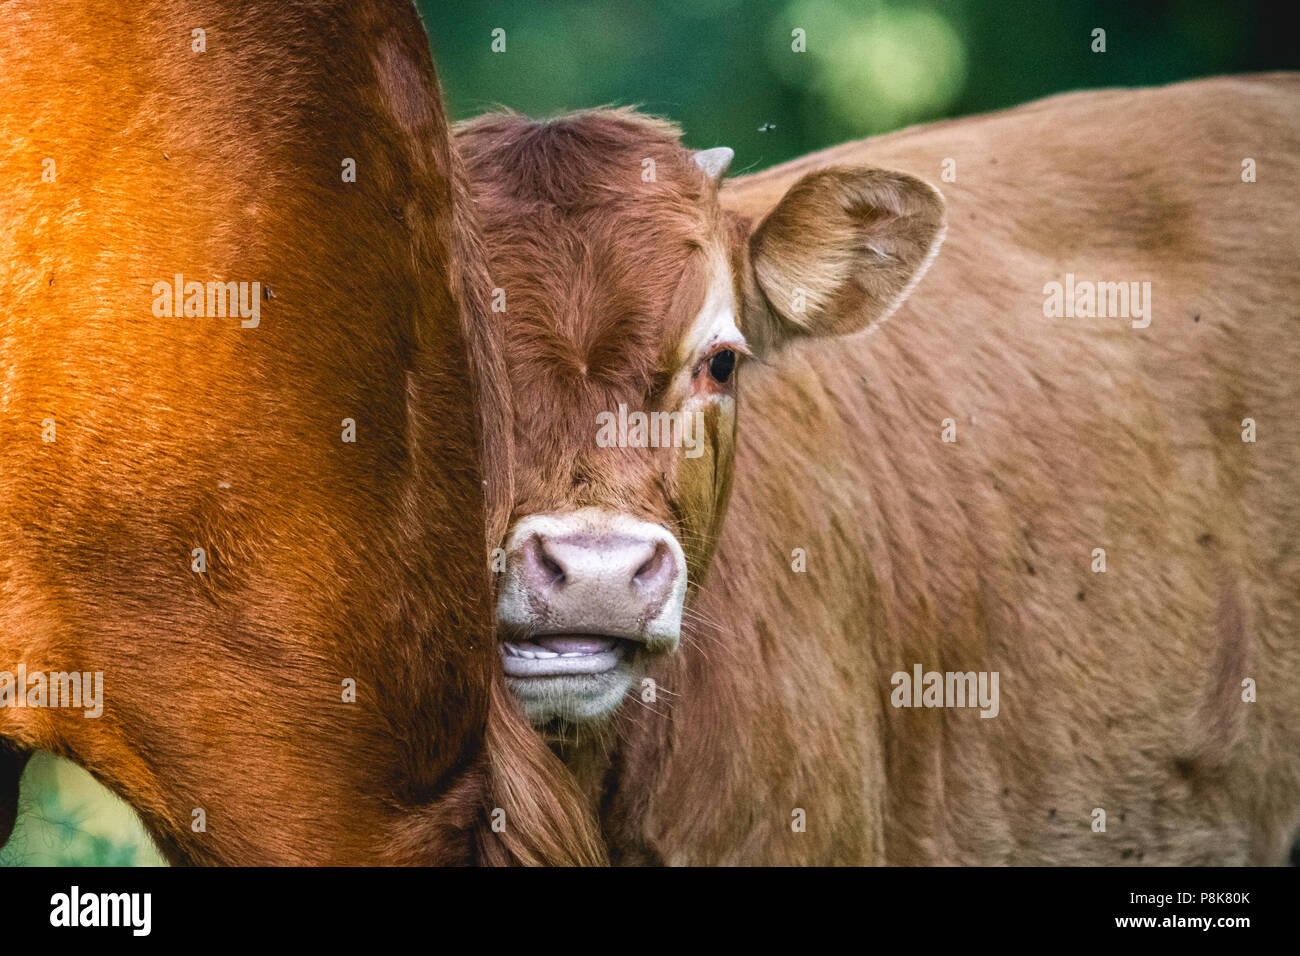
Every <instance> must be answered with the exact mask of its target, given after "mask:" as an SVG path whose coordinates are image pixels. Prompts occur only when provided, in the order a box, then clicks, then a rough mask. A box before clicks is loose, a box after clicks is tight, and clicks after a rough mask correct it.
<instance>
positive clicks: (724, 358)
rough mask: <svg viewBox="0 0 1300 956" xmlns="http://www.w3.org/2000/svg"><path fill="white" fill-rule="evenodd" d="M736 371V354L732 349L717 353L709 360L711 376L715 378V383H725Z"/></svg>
mask: <svg viewBox="0 0 1300 956" xmlns="http://www.w3.org/2000/svg"><path fill="white" fill-rule="evenodd" d="M735 370H736V353H735V352H733V351H732V350H731V349H723V350H722V351H720V352H715V353H714V354H713V357H712V358H711V359H709V374H710V375H712V376H713V379H714V381H717V382H725V381H726V380H727V379H729V378H731V373H732V372H734V371H735Z"/></svg>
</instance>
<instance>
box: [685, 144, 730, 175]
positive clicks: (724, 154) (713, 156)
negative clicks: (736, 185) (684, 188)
mask: <svg viewBox="0 0 1300 956" xmlns="http://www.w3.org/2000/svg"><path fill="white" fill-rule="evenodd" d="M735 157H736V152H735V150H733V149H731V148H730V147H728V146H716V147H714V148H713V149H702V150H700V151H699V152H697V153H696V154H695V164H696V165H697V166H699V167H700V169H702V170H704V173H705V175H706V176H708V177H709V178H710V179H712V180H713V181H714V182H715V183H716V182H720V181H721V180H722V176H723V174H724V173H726V171H727V167H728V166H730V165H731V161H732V160H733V159H734V158H735Z"/></svg>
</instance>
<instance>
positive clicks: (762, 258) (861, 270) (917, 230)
mask: <svg viewBox="0 0 1300 956" xmlns="http://www.w3.org/2000/svg"><path fill="white" fill-rule="evenodd" d="M943 233H944V201H943V197H942V196H940V195H939V192H938V190H936V189H935V188H934V187H933V186H930V185H928V184H927V183H924V182H922V181H921V180H919V179H916V178H915V177H913V176H908V175H907V174H906V173H899V172H893V171H891V170H886V169H868V168H846V167H832V168H829V169H823V170H819V171H817V172H814V173H810V174H809V175H807V176H805V177H804V178H803V179H801V180H799V181H798V182H797V183H795V184H794V185H793V186H792V187H790V191H789V192H787V193H786V194H785V196H784V197H783V198H782V199H781V202H780V203H778V204H777V206H776V208H775V209H773V210H772V211H771V212H770V213H769V214H768V216H767V218H766V219H764V220H763V222H762V223H761V224H760V225H759V227H758V228H757V229H756V230H754V233H753V235H752V236H751V237H750V241H749V253H750V262H751V263H752V266H753V274H752V281H751V282H750V286H751V289H750V295H749V298H750V300H751V301H750V302H749V306H750V308H749V312H750V314H751V315H752V316H753V319H754V321H753V322H751V323H748V324H747V327H746V329H745V336H746V338H748V339H750V342H751V344H752V345H755V346H757V347H758V348H760V349H761V348H764V347H771V346H775V345H780V344H781V343H782V342H784V341H786V340H788V339H790V338H795V337H798V336H802V335H846V334H848V333H851V332H857V331H860V330H862V329H865V328H868V327H870V326H871V325H873V324H875V323H877V322H879V321H881V320H882V319H884V318H885V317H886V316H888V315H889V314H890V313H891V312H893V311H894V309H896V308H898V305H899V303H901V302H902V301H903V299H904V298H906V297H907V294H908V293H909V292H911V290H912V286H913V285H915V284H916V282H917V281H918V280H919V279H920V278H921V276H922V275H923V274H924V273H925V270H926V269H927V268H928V267H929V265H930V262H931V261H932V260H933V258H934V256H935V254H936V253H937V252H938V250H939V244H940V243H941V242H942V241H943Z"/></svg>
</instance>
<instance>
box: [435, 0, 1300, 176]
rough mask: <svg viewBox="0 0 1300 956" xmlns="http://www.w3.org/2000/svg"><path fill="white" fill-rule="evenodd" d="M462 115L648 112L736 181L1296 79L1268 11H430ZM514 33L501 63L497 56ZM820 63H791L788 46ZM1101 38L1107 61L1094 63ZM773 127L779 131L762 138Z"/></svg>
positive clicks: (540, 6)
mask: <svg viewBox="0 0 1300 956" xmlns="http://www.w3.org/2000/svg"><path fill="white" fill-rule="evenodd" d="M418 5H419V7H420V10H421V12H422V13H423V15H424V19H425V23H426V25H427V27H428V29H429V33H430V36H431V37H432V42H433V51H434V56H435V58H436V60H437V63H438V69H439V71H440V73H441V76H442V82H443V87H444V89H445V91H446V94H447V98H448V101H449V105H450V108H451V112H452V115H453V116H454V117H455V118H457V119H463V118H466V117H469V116H474V115H477V114H478V113H482V112H485V111H488V110H491V109H495V108H498V107H500V106H505V107H509V108H510V109H513V110H516V111H518V112H521V113H527V114H530V115H541V116H549V115H554V114H555V113H559V112H563V111H566V110H571V109H579V108H583V107H592V106H600V105H605V104H615V105H637V106H640V107H642V108H643V109H644V110H646V111H647V112H651V113H655V114H657V115H661V116H665V117H668V118H670V119H673V120H676V121H677V122H678V123H680V124H681V125H682V127H683V128H684V129H685V132H686V141H687V144H688V145H690V146H692V147H694V148H705V147H709V146H718V145H725V146H731V147H733V148H734V149H735V150H736V163H735V167H734V169H733V172H739V171H745V170H751V169H759V168H762V167H764V166H768V165H771V164H773V163H777V162H780V161H782V160H785V159H789V158H791V157H793V156H798V155H801V154H803V153H807V152H810V151H813V150H816V149H820V148H822V147H824V146H830V145H834V144H835V143H839V142H843V141H845V140H850V139H858V138H861V137H863V136H869V135H871V134H873V133H879V132H884V131H886V130H890V129H897V128H898V127H900V126H905V125H908V124H911V123H917V122H924V121H926V120H931V119H938V118H942V117H949V116H963V115H966V114H969V113H978V112H983V111H987V110H992V109H997V108H1000V107H1005V106H1012V105H1014V104H1017V103H1023V102H1025V101H1027V100H1032V99H1035V98H1038V97H1041V96H1046V95H1048V94H1051V93H1056V92H1061V91H1064V90H1075V89H1083V88H1089V87H1101V86H1141V85H1153V84H1160V83H1170V82H1174V81H1177V80H1184V79H1190V78H1192V77H1197V76H1209V75H1213V74H1217V73H1236V72H1244V71H1255V70H1269V69H1287V68H1294V66H1295V64H1296V62H1297V59H1298V57H1297V55H1296V53H1295V49H1296V45H1297V44H1296V41H1295V36H1294V34H1293V33H1292V32H1290V31H1288V30H1285V29H1283V21H1282V20H1281V15H1280V14H1278V13H1275V12H1273V11H1274V10H1276V9H1287V8H1288V7H1289V8H1291V9H1292V12H1293V13H1294V12H1295V11H1296V9H1300V8H1297V7H1296V4H1295V2H1294V0H1290V2H1289V3H1288V4H1287V6H1286V7H1284V6H1283V5H1282V4H1279V3H1277V2H1276V0H1273V2H1270V3H1264V2H1257V0H1241V2H1236V3H1230V2H1223V0H1163V2H1161V0H1155V2H1151V0H1103V2H1096V3H1081V2H1079V0H911V2H905V0H889V2H873V0H483V2H472V3H450V2H446V0H420V2H419V4H418ZM498 27H499V28H501V29H504V30H505V31H506V52H505V53H493V52H492V51H491V42H492V36H491V34H492V31H493V29H495V28H498ZM795 27H801V28H803V29H804V30H805V31H806V35H807V48H808V49H807V52H806V53H801V54H796V53H793V52H791V49H790V44H791V30H793V29H794V28H795ZM1096 27H1101V28H1103V29H1104V30H1105V31H1106V52H1105V53H1093V52H1092V50H1091V44H1092V30H1093V29H1094V28H1096ZM766 124H775V129H770V130H768V131H766V132H759V129H760V127H762V126H764V125H766Z"/></svg>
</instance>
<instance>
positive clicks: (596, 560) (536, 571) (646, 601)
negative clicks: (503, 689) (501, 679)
mask: <svg viewBox="0 0 1300 956" xmlns="http://www.w3.org/2000/svg"><path fill="white" fill-rule="evenodd" d="M505 575H506V577H505V581H504V582H503V584H502V587H501V589H500V592H499V598H498V602H497V619H498V626H499V630H500V635H501V646H500V652H501V660H502V665H503V669H504V671H505V676H506V683H507V685H508V686H509V688H510V690H511V691H512V692H513V693H514V695H515V697H516V699H518V700H519V702H520V703H521V704H522V705H523V708H524V711H525V713H526V714H527V716H528V718H529V720H530V721H532V722H533V723H534V724H537V725H542V724H546V723H549V722H551V721H553V720H557V719H558V720H562V721H569V722H575V723H584V722H590V721H599V720H602V719H604V718H606V717H608V716H609V715H610V714H612V713H613V712H614V710H616V709H617V708H618V706H619V704H620V703H622V701H623V698H624V697H625V696H626V695H627V693H628V691H629V690H631V689H632V688H633V687H634V685H635V684H636V683H637V681H638V679H639V678H640V676H641V674H642V671H643V669H644V662H645V660H646V659H647V658H648V657H650V656H653V655H656V654H663V653H668V652H671V651H673V650H676V648H677V644H678V641H679V640H680V634H681V619H682V604H683V601H684V600H685V596H686V560H685V556H684V555H683V553H682V549H681V546H680V545H679V544H678V543H677V540H676V539H675V538H674V537H673V536H672V534H670V533H669V532H668V531H667V530H666V529H664V528H663V527H662V526H660V525H657V524H652V523H650V522H645V521H640V520H638V519H635V518H632V517H630V516H628V515H623V514H619V513H616V512H610V511H606V510H603V509H597V508H585V509H582V510H579V511H573V512H567V513H563V514H545V515H530V516H528V517H526V518H523V519H521V520H520V521H519V522H518V523H517V524H516V525H515V528H514V530H513V531H512V533H511V535H510V540H509V541H508V542H507V547H506V569H505Z"/></svg>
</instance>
